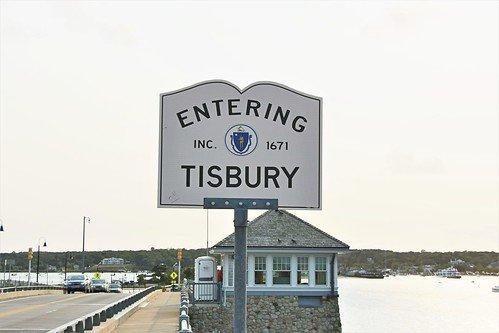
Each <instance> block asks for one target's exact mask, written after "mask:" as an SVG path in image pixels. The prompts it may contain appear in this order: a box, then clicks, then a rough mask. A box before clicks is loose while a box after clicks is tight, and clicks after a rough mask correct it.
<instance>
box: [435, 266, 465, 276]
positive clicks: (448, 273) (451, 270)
mask: <svg viewBox="0 0 499 333" xmlns="http://www.w3.org/2000/svg"><path fill="white" fill-rule="evenodd" d="M435 275H436V276H441V277H446V278H448V279H460V278H461V274H460V273H459V271H458V270H457V269H455V268H454V267H449V268H445V269H440V270H438V271H437V272H436V273H435Z"/></svg>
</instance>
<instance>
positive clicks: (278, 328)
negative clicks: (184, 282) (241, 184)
mask: <svg viewBox="0 0 499 333" xmlns="http://www.w3.org/2000/svg"><path fill="white" fill-rule="evenodd" d="M247 228H248V230H247V232H248V238H247V253H248V267H247V280H246V283H247V309H246V310H247V328H248V331H250V332H263V331H275V332H284V331H291V332H298V331H299V332H302V331H303V332H305V331H314V330H315V331H319V332H339V331H341V320H340V314H339V307H338V283H337V276H338V260H337V255H338V253H340V252H344V251H347V250H348V248H349V246H348V245H347V244H345V243H343V242H342V241H340V240H338V239H336V238H334V237H333V236H331V235H329V234H327V233H325V232H324V231H322V230H320V229H318V228H316V227H314V226H313V225H311V224H310V223H308V222H306V221H304V220H302V219H300V218H298V217H297V216H295V215H293V214H291V213H289V212H287V211H284V210H269V211H267V212H265V213H264V214H262V215H260V216H259V217H257V218H256V219H255V220H253V221H252V222H250V223H249V224H248V227H247ZM212 250H213V252H214V253H215V254H218V255H220V256H221V263H222V274H221V276H222V278H221V280H222V281H217V282H216V283H215V282H212V283H194V284H193V285H192V287H191V291H192V305H191V307H190V309H189V316H190V323H191V325H192V330H193V332H197V331H199V332H200V331H210V332H211V331H221V332H231V331H232V326H231V324H232V314H233V311H234V297H233V295H234V234H231V235H229V236H227V237H226V238H224V239H223V240H222V241H220V242H219V243H217V244H216V245H215V246H213V248H212ZM215 313H216V315H215Z"/></svg>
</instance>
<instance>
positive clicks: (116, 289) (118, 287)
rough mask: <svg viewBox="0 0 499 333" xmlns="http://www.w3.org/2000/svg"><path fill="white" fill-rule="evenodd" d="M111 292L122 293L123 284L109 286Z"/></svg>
mask: <svg viewBox="0 0 499 333" xmlns="http://www.w3.org/2000/svg"><path fill="white" fill-rule="evenodd" d="M109 292H110V293H122V292H123V289H122V288H121V284H119V283H114V282H113V283H111V284H110V285H109Z"/></svg>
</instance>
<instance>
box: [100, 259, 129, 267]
mask: <svg viewBox="0 0 499 333" xmlns="http://www.w3.org/2000/svg"><path fill="white" fill-rule="evenodd" d="M124 264H125V259H122V258H114V257H112V258H104V259H102V260H101V262H100V263H99V265H124Z"/></svg>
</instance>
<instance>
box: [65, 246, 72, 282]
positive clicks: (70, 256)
mask: <svg viewBox="0 0 499 333" xmlns="http://www.w3.org/2000/svg"><path fill="white" fill-rule="evenodd" d="M68 259H71V260H72V259H74V257H73V255H72V254H68V253H67V252H66V260H64V281H66V276H67V272H68Z"/></svg>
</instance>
